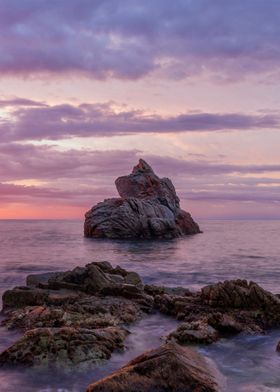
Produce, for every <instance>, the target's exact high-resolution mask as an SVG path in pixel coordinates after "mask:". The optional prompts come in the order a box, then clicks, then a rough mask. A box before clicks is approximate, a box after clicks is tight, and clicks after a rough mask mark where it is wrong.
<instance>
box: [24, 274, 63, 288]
mask: <svg viewBox="0 0 280 392" xmlns="http://www.w3.org/2000/svg"><path fill="white" fill-rule="evenodd" d="M58 274H59V272H46V273H43V274H32V275H28V276H27V277H26V285H27V286H34V287H40V286H43V285H44V284H46V283H48V281H49V279H50V278H55V277H56V276H57V275H58Z"/></svg>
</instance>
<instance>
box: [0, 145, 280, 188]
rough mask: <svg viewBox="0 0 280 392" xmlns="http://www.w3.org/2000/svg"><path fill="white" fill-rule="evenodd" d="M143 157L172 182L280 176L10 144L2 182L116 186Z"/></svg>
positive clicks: (0, 154)
mask: <svg viewBox="0 0 280 392" xmlns="http://www.w3.org/2000/svg"><path fill="white" fill-rule="evenodd" d="M141 157H142V158H144V159H146V160H147V161H148V162H149V163H150V164H151V165H152V167H154V169H155V172H157V173H159V175H162V176H165V175H166V176H167V175H168V176H170V177H171V178H173V177H179V176H180V177H182V176H185V177H189V178H200V177H201V178H202V181H205V177H208V176H212V178H213V179H214V178H215V176H221V175H230V176H231V175H234V174H239V175H240V174H241V175H249V174H257V175H260V174H264V173H280V164H278V163H275V164H266V165H258V164H254V165H252V164H251V165H236V164H229V163H224V162H223V161H219V162H212V161H209V160H206V159H193V158H190V159H188V158H186V159H178V158H173V157H169V156H160V155H151V154H145V153H143V152H142V151H139V150H106V151H99V150H91V149H82V150H77V149H71V150H67V151H60V150H57V149H56V148H54V147H52V146H34V145H32V144H18V143H10V144H2V145H0V162H1V165H0V181H17V180H27V179H35V180H40V181H52V180H59V179H61V180H62V179H66V180H67V179H68V180H69V181H71V180H73V181H74V179H80V180H81V181H84V182H85V183H87V182H88V181H91V179H93V180H94V181H98V182H99V183H101V182H102V183H103V184H104V183H106V185H110V184H112V185H113V182H114V179H115V178H116V177H117V176H119V175H122V174H126V173H127V172H129V171H130V169H131V168H132V167H133V166H134V165H135V164H136V162H137V161H138V160H139V158H141ZM214 181H216V179H214ZM244 181H249V179H244ZM271 181H275V182H277V181H276V180H271Z"/></svg>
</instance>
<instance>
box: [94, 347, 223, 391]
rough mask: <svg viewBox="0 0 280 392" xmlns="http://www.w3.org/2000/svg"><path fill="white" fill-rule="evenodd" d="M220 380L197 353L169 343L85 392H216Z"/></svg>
mask: <svg viewBox="0 0 280 392" xmlns="http://www.w3.org/2000/svg"><path fill="white" fill-rule="evenodd" d="M221 379H222V377H221V376H220V375H219V373H218V372H217V370H216V369H214V367H213V365H212V364H210V363H209V362H208V360H206V359H205V358H204V357H202V356H201V355H199V354H198V353H197V352H195V351H193V350H191V349H189V348H182V347H180V346H178V345H176V344H171V343H169V344H166V345H163V346H161V347H159V348H158V349H155V350H151V351H148V352H146V353H144V354H142V355H140V356H139V357H137V358H135V359H134V360H132V361H131V362H129V363H128V364H127V365H126V366H124V367H123V368H122V369H120V370H118V371H116V372H115V373H113V374H111V375H110V376H108V377H106V378H104V379H103V380H101V381H98V382H96V383H94V384H91V385H90V386H88V388H87V392H136V391H139V392H140V391H141V392H155V391H156V392H167V391H168V392H194V391H196V392H217V391H221V390H222V387H221V385H219V384H221V382H220V381H221Z"/></svg>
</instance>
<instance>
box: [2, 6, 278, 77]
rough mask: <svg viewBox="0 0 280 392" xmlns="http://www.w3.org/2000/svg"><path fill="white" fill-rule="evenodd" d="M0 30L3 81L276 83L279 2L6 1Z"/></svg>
mask: <svg viewBox="0 0 280 392" xmlns="http://www.w3.org/2000/svg"><path fill="white" fill-rule="evenodd" d="M0 26H1V27H0V45H1V53H2V55H1V59H0V74H2V75H5V74H16V75H19V74H21V75H34V74H37V75H38V74H50V73H52V74H57V75H60V74H62V75H65V74H68V73H79V74H84V75H87V76H89V77H92V78H97V79H104V78H111V77H114V78H123V79H137V78H141V77H144V76H146V75H148V74H149V73H151V72H153V71H155V70H159V71H160V72H161V75H162V76H168V77H172V78H177V79H178V78H179V79H180V78H184V77H188V76H193V75H200V74H202V73H206V74H212V75H214V76H215V77H218V78H222V79H230V80H240V79H242V78H244V77H247V76H252V75H253V76H254V75H255V74H258V75H259V76H260V75H263V76H264V77H265V76H267V75H268V74H276V77H278V78H279V60H280V49H279V36H280V3H279V2H278V1H267V0H258V1H255V0H246V1H244V0H235V1H232V2H230V1H224V0H216V1H211V0H189V1H185V0H176V1H175V2H174V1H173V2H171V1H169V0H153V1H150V0H142V1H141V2H139V1H137V0H122V1H118V0H102V1H99V0H98V1H92V0H60V1H56V2H52V5H51V6H50V4H49V3H48V2H46V1H45V0H28V1H22V0H10V1H9V2H3V4H2V6H1V14H0Z"/></svg>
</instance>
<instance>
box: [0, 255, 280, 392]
mask: <svg viewBox="0 0 280 392" xmlns="http://www.w3.org/2000/svg"><path fill="white" fill-rule="evenodd" d="M153 312H160V313H162V314H167V315H170V316H172V317H174V318H176V319H177V320H179V322H180V323H179V325H178V327H177V329H176V330H174V331H173V332H171V333H170V334H168V335H167V336H165V337H163V345H162V346H161V347H159V348H158V349H156V350H153V351H151V352H147V353H144V354H143V355H142V356H140V357H138V358H136V359H135V360H133V361H132V362H130V363H129V364H127V365H126V366H124V368H122V369H120V370H119V371H117V372H115V373H114V374H113V375H112V376H109V377H107V378H106V379H104V380H101V381H99V382H97V383H95V384H92V385H91V386H90V387H89V389H88V391H90V392H91V391H114V392H116V391H119V392H120V391H131V392H132V391H136V390H141V391H144V392H145V391H154V390H157V391H167V390H168V391H170V392H172V391H182V392H183V391H194V390H195V391H218V390H223V389H221V388H222V386H221V382H220V380H221V379H222V377H221V376H220V375H219V374H218V372H217V371H213V370H212V368H213V367H212V366H210V367H209V364H206V362H205V358H204V357H203V356H201V355H200V354H197V353H196V352H195V351H194V350H193V348H190V346H193V345H201V344H202V345H203V344H211V343H213V342H216V341H217V340H219V339H220V338H225V337H227V338H230V337H231V336H233V335H236V334H262V333H265V331H267V330H269V329H271V328H277V327H279V326H280V300H279V298H278V296H277V295H273V294H272V293H270V292H268V291H266V290H264V289H262V288H261V287H260V286H259V285H257V284H256V283H254V282H247V281H245V280H235V281H225V282H220V283H217V284H214V285H210V286H206V287H203V288H202V289H201V290H200V291H198V292H191V291H189V290H188V289H186V288H182V287H177V288H167V287H162V286H153V285H144V284H143V282H142V280H141V278H140V277H139V275H138V274H137V273H135V272H131V271H126V270H125V269H123V268H121V267H120V266H117V267H113V266H112V265H111V264H110V263H108V262H105V261H102V262H93V263H90V264H87V265H86V266H85V267H76V268H75V269H73V270H71V271H66V272H55V273H46V274H39V275H29V276H27V279H26V286H21V287H15V288H14V289H11V290H7V291H6V292H5V293H4V294H3V309H2V313H3V315H4V317H5V318H4V320H3V322H2V325H3V326H5V327H6V328H8V329H16V330H19V331H22V333H23V335H22V337H20V338H19V339H18V340H17V341H16V342H15V343H14V344H13V345H12V346H10V347H9V348H8V349H6V350H4V351H3V352H2V353H1V354H0V366H1V367H14V366H18V365H20V366H25V367H27V366H29V367H30V366H34V367H37V368H46V367H47V368H52V367H56V368H69V369H71V368H73V367H77V366H82V367H89V368H92V367H93V366H99V365H102V364H103V363H104V361H106V360H108V359H109V358H110V356H111V354H112V353H113V352H114V351H122V350H125V339H126V337H127V336H128V334H129V331H128V329H127V328H128V326H129V325H130V324H132V323H134V322H135V321H137V320H140V319H142V318H144V317H148V316H149V314H151V313H153ZM277 349H278V350H279V346H278V347H277ZM194 363H196V364H197V366H196V367H195V369H199V371H198V370H197V371H195V369H194V368H192V364H194ZM174 368H176V369H177V370H178V373H177V374H175V373H174V377H171V376H170V377H169V376H166V377H164V378H163V379H162V380H161V383H159V379H161V377H160V374H162V373H164V374H166V375H168V374H173V372H174ZM172 369H173V370H172ZM180 377H181V378H180ZM184 377H185V378H184ZM147 380H149V382H147ZM159 385H160V386H159ZM183 385H184V387H183ZM186 385H187V386H186ZM155 386H157V388H158V389H155ZM137 388H138V389H137Z"/></svg>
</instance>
